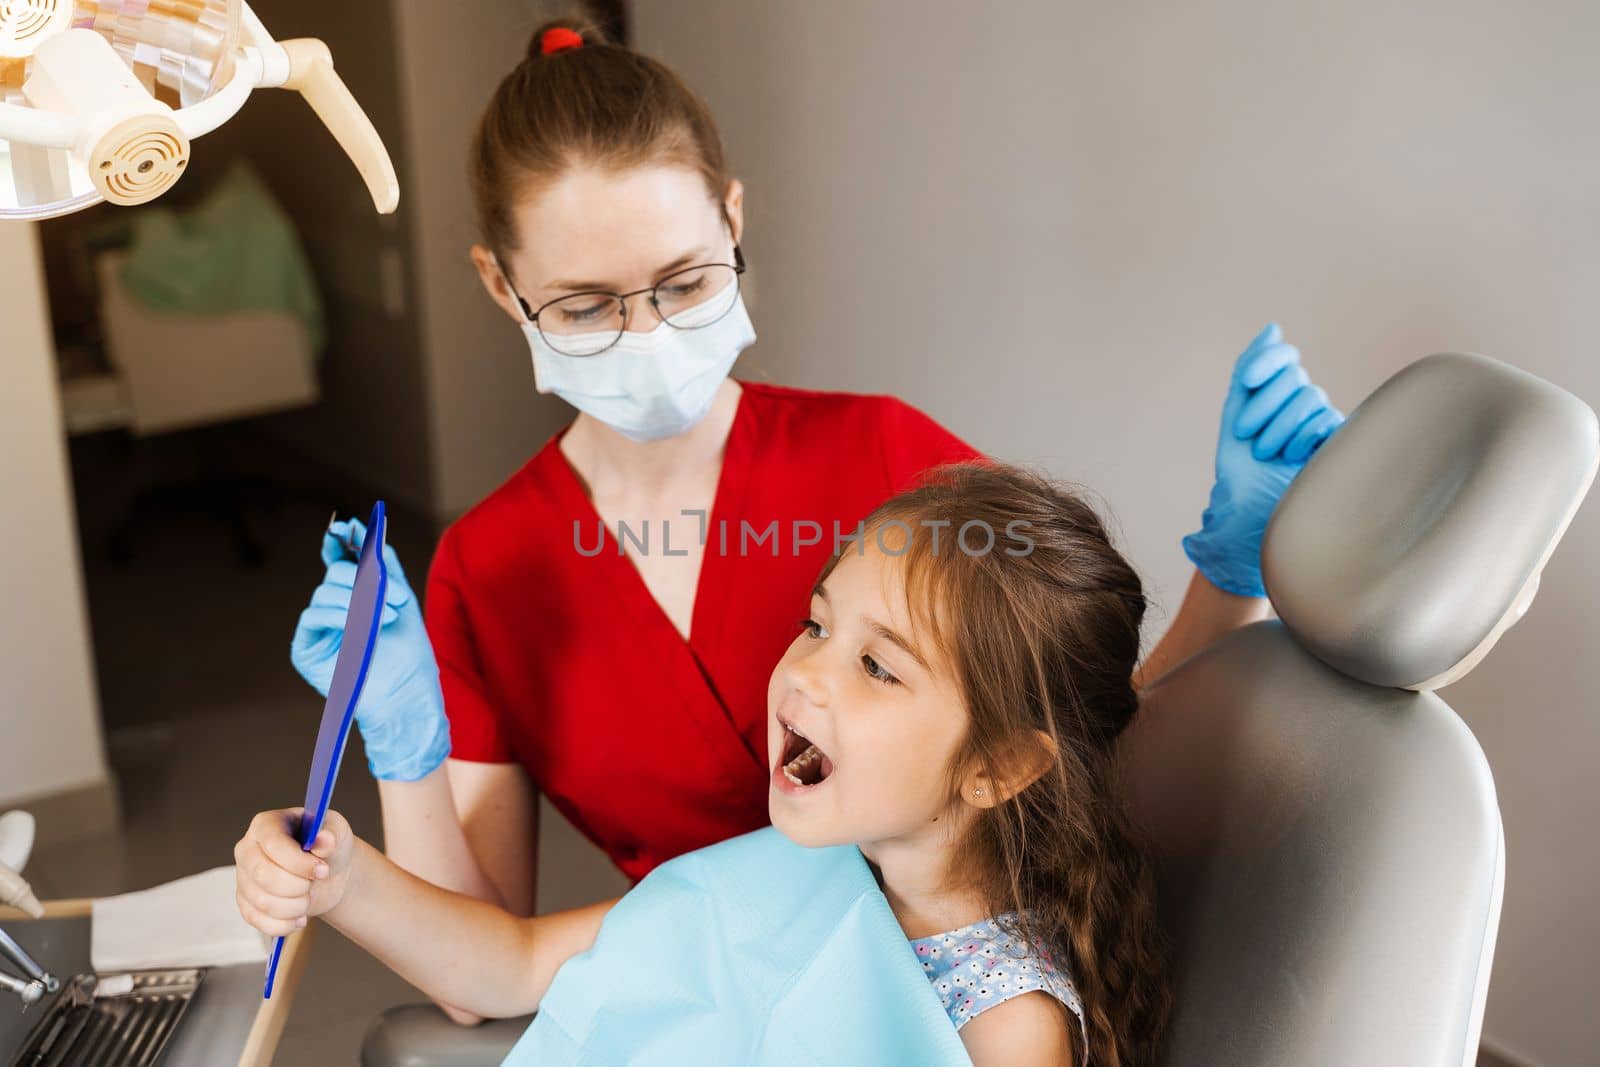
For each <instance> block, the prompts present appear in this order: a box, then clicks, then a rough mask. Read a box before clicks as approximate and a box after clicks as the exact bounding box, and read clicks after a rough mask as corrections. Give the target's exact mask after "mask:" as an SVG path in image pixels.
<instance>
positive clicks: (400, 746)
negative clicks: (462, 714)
mask: <svg viewBox="0 0 1600 1067" xmlns="http://www.w3.org/2000/svg"><path fill="white" fill-rule="evenodd" d="M392 722H393V723H395V724H398V725H400V726H401V727H402V729H399V730H394V731H391V730H387V729H384V728H383V727H378V728H374V729H370V730H369V729H367V728H366V727H364V726H363V727H362V729H361V739H362V741H363V742H365V743H366V746H367V767H368V768H369V769H370V770H371V771H372V776H373V777H374V778H377V779H378V780H380V781H384V782H415V781H417V780H418V779H419V778H426V777H427V776H428V775H430V774H432V773H433V772H434V771H436V770H438V769H439V766H440V765H441V764H442V763H444V761H445V758H446V757H448V756H449V755H450V721H449V720H448V719H446V718H445V714H444V708H443V706H442V705H438V704H435V705H434V706H432V707H430V708H427V709H424V710H420V711H416V712H413V713H410V714H401V715H396V716H394V717H393V719H392ZM357 725H358V726H359V725H360V720H359V719H357ZM385 725H388V723H385ZM419 734H421V735H422V736H419Z"/></svg>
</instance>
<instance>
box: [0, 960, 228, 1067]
mask: <svg viewBox="0 0 1600 1067" xmlns="http://www.w3.org/2000/svg"><path fill="white" fill-rule="evenodd" d="M205 973H206V972H205V970H204V969H186V970H174V971H139V972H137V973H133V974H109V975H101V976H99V977H98V978H97V977H96V976H95V975H92V974H80V975H78V976H77V977H76V978H74V979H73V980H72V981H71V982H68V983H67V984H66V985H65V986H64V987H63V988H62V990H61V993H60V994H59V995H58V996H57V997H56V998H55V1001H54V1002H53V1003H52V1004H51V1005H50V1007H49V1008H48V1009H47V1010H46V1011H45V1014H44V1017H43V1018H41V1019H40V1020H39V1022H38V1024H37V1025H35V1026H34V1028H33V1032H32V1033H30V1034H29V1035H28V1039H27V1040H26V1041H24V1042H23V1044H22V1049H21V1051H20V1052H18V1053H17V1055H16V1056H15V1057H13V1058H12V1060H11V1067H57V1065H61V1067H65V1065H68V1064H70V1065H72V1067H149V1065H151V1064H154V1063H156V1062H157V1060H159V1059H160V1058H161V1053H162V1050H163V1049H165V1048H166V1045H167V1041H168V1039H170V1038H171V1037H172V1035H173V1033H174V1032H175V1031H176V1030H177V1029H178V1022H179V1021H180V1020H181V1019H182V1018H183V1016H184V1013H185V1012H186V1011H188V1010H189V1002H190V1001H192V1000H193V999H194V994H195V990H197V989H199V988H200V982H201V979H203V978H204V977H205Z"/></svg>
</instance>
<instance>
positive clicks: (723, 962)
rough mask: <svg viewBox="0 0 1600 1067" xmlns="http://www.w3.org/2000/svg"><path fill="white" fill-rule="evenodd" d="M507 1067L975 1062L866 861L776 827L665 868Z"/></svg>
mask: <svg viewBox="0 0 1600 1067" xmlns="http://www.w3.org/2000/svg"><path fill="white" fill-rule="evenodd" d="M505 1063H506V1065H507V1067H553V1065H556V1064H613V1063H614V1064H624V1063H625V1064H638V1065H648V1064H661V1065H670V1067H686V1065H688V1064H695V1065H697V1067H699V1065H712V1064H739V1065H744V1064H802V1063H804V1064H817V1063H870V1064H915V1065H917V1067H941V1065H945V1064H949V1065H960V1067H970V1065H971V1060H970V1059H969V1058H968V1056H967V1053H966V1049H965V1048H964V1047H963V1045H962V1043H961V1038H960V1037H959V1036H957V1034H956V1030H955V1027H954V1026H953V1025H951V1023H950V1019H949V1017H948V1016H946V1015H945V1012H944V1008H943V1007H942V1006H941V1005H940V1003H939V998H938V996H937V994H936V993H935V992H934V990H933V987H932V986H931V985H930V984H929V982H928V979H927V977H926V976H925V975H924V974H923V972H922V967H921V965H920V964H919V963H918V962H917V959H916V956H915V954H914V953H913V952H912V950H911V947H910V945H909V944H908V943H907V941H906V936H905V933H904V932H903V931H902V930H901V929H900V924H899V923H898V922H897V921H896V920H895V917H894V913H893V912H892V911H890V909H889V902H888V901H887V900H886V899H884V896H883V893H882V892H881V891H880V890H879V889H878V886H877V883H876V881H875V880H874V879H873V877H872V872H871V870H870V869H869V868H868V867H867V863H866V860H865V859H863V858H862V856H861V853H860V851H859V850H858V849H856V848H855V847H854V846H844V847H838V848H823V849H808V848H802V847H801V846H799V845H796V844H794V843H793V842H792V841H790V840H789V839H788V838H786V837H784V836H783V835H782V834H780V833H778V832H777V831H776V830H773V829H771V828H770V827H769V828H767V829H765V830H758V831H756V832H755V833H752V834H746V835H745V836H743V837H736V838H734V839H733V840H731V841H724V842H722V843H721V844H718V845H713V846H712V847H710V848H705V849H701V850H699V851H698V852H692V853H690V854H688V855H686V856H680V857H679V858H677V859H675V860H673V861H671V862H670V863H665V864H663V865H662V866H660V867H658V868H657V869H656V870H654V871H652V872H651V873H650V875H649V876H648V877H646V878H645V879H644V880H643V881H642V882H640V883H639V884H638V886H636V887H635V888H634V890H633V891H632V892H631V893H629V894H628V895H627V896H625V897H623V898H622V901H621V902H620V903H619V904H617V906H616V907H615V908H613V909H612V911H611V913H610V914H609V915H607V916H606V919H605V922H604V923H603V924H602V926H601V928H600V933H599V936H598V937H597V939H596V940H595V944H594V947H593V948H592V949H590V950H589V951H588V952H585V953H584V954H583V955H581V956H576V957H574V958H573V959H571V960H569V961H567V963H566V964H565V965H564V966H563V967H562V968H561V970H560V971H559V972H557V974H556V977H555V981H554V982H553V983H552V984H551V986H550V991H549V992H548V993H547V994H546V995H545V998H544V1001H543V1003H541V1004H540V1005H539V1013H538V1015H537V1016H536V1017H535V1018H534V1021H533V1024H532V1025H531V1026H529V1027H528V1030H527V1032H526V1033H525V1034H523V1036H522V1040H520V1041H519V1042H517V1045H516V1047H515V1048H513V1049H512V1050H511V1055H510V1056H508V1057H507V1058H506V1060H505Z"/></svg>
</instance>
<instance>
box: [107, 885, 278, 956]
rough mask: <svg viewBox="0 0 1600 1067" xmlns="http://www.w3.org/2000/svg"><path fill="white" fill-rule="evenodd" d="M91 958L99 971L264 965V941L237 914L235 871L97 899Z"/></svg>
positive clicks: (265, 952)
mask: <svg viewBox="0 0 1600 1067" xmlns="http://www.w3.org/2000/svg"><path fill="white" fill-rule="evenodd" d="M89 958H90V961H91V963H93V965H94V969H95V971H96V972H97V973H99V974H108V973H113V972H116V971H148V970H160V969H166V968H173V967H227V966H230V965H232V964H237V963H266V961H267V950H266V942H265V939H264V938H263V937H262V935H261V934H260V933H258V932H257V931H256V929H255V928H254V927H252V926H250V925H249V924H248V923H246V922H245V921H244V919H243V918H242V917H241V916H240V915H239V908H238V906H237V905H236V904H235V903H234V870H233V868H232V867H218V868H216V869H215V870H210V871H206V872H204V873H203V874H195V875H190V876H189V877H188V878H180V879H178V880H177V881H176V882H168V883H167V884H166V885H159V886H156V887H155V888H154V889H144V890H141V891H139V892H137V893H124V894H123V895H122V896H118V897H105V898H102V899H100V900H96V901H95V902H94V918H93V922H92V925H91V927H90V935H89Z"/></svg>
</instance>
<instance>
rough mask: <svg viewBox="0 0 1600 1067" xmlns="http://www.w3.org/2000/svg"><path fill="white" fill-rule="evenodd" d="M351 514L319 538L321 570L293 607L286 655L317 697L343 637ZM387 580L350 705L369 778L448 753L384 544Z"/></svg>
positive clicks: (421, 773)
mask: <svg viewBox="0 0 1600 1067" xmlns="http://www.w3.org/2000/svg"><path fill="white" fill-rule="evenodd" d="M366 536H367V529H366V526H365V525H364V524H363V523H362V522H361V521H360V520H359V519H351V520H349V521H348V522H336V523H334V524H333V525H332V526H330V527H329V528H328V531H327V532H326V533H325V534H323V537H322V561H323V563H325V564H327V567H328V570H327V573H326V574H325V575H324V576H323V579H322V584H321V585H319V586H317V588H316V590H315V591H314V592H313V593H312V594H311V605H310V606H309V607H307V608H306V610H305V611H303V612H301V614H300V624H299V625H298V626H296V627H295V631H294V642H293V644H292V645H291V646H290V649H289V659H290V660H291V661H292V662H293V663H294V667H295V670H297V671H299V672H300V677H302V678H304V679H305V680H306V681H308V682H310V683H311V685H312V687H313V688H315V689H316V691H317V692H319V693H321V694H322V695H323V696H324V697H326V696H327V695H328V686H329V684H330V683H331V682H332V680H333V664H334V660H336V659H337V658H338V656H339V645H340V643H341V642H342V640H343V638H344V620H345V615H346V614H348V613H349V610H350V597H351V593H352V591H353V590H354V588H355V581H356V565H355V563H354V562H353V561H351V560H350V559H349V558H348V557H347V555H346V553H345V550H344V546H343V544H342V542H343V541H345V540H349V541H350V542H351V543H352V544H354V545H355V546H357V547H359V546H360V545H361V543H362V542H363V541H364V540H365V539H366ZM383 559H384V563H385V564H387V566H388V571H389V583H388V587H387V589H386V591H385V593H384V598H383V600H384V603H383V612H382V615H381V617H380V621H379V632H378V643H377V647H376V649H375V650H374V653H373V657H372V663H371V665H370V666H369V667H368V668H367V680H366V684H365V685H364V686H363V688H362V690H361V700H360V702H359V703H358V704H357V706H356V724H357V725H358V726H359V727H360V728H361V738H362V740H363V741H364V742H365V743H366V746H367V763H368V765H369V766H370V767H371V768H372V774H373V776H374V777H376V778H383V779H387V780H390V781H401V782H411V781H416V780H417V779H418V778H423V777H426V776H427V775H428V774H431V773H432V772H433V771H434V770H436V769H438V767H439V765H440V764H441V763H443V762H444V760H445V757H446V756H448V755H449V754H450V724H449V721H448V720H446V719H445V715H444V694H443V692H442V691H441V690H440V688H439V667H438V664H437V663H436V662H435V661H434V658H433V646H432V645H431V644H429V643H428V631H427V630H426V628H424V626H423V623H422V611H421V608H420V607H419V606H418V604H417V597H416V594H415V593H413V592H412V589H411V586H410V584H409V583H407V582H406V576H405V572H404V571H403V570H401V569H400V559H399V557H398V556H396V555H395V552H394V549H393V548H390V547H389V546H388V545H385V546H384V548H383Z"/></svg>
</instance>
